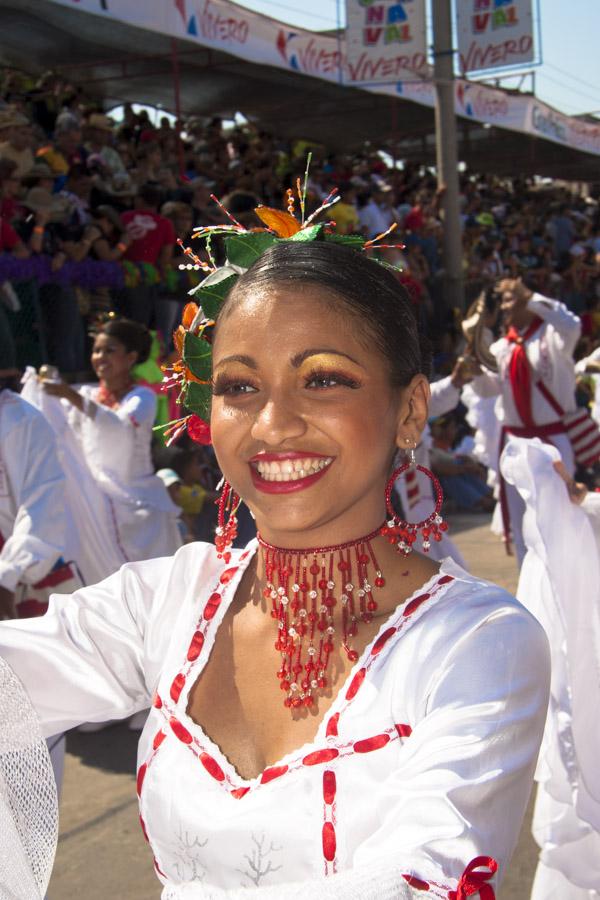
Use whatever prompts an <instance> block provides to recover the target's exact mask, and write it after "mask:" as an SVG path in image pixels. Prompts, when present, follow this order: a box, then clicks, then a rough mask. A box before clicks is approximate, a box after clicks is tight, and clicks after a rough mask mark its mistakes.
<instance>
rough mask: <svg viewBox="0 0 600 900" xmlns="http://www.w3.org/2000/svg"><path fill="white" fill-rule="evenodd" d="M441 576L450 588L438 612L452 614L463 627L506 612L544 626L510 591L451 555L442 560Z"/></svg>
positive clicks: (534, 624) (475, 624)
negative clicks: (473, 570)
mask: <svg viewBox="0 0 600 900" xmlns="http://www.w3.org/2000/svg"><path fill="white" fill-rule="evenodd" d="M439 577H440V578H442V579H443V580H444V581H445V582H446V583H447V584H448V590H447V592H446V594H445V595H444V597H443V598H441V600H440V603H439V604H438V605H437V614H438V615H440V616H447V615H451V616H452V618H453V619H454V620H455V621H456V622H457V623H458V622H460V624H461V626H462V627H469V626H474V627H477V623H479V622H481V621H486V620H487V619H494V618H495V617H497V616H498V615H500V614H505V615H508V616H510V617H514V619H515V620H519V621H523V622H530V623H531V624H532V627H533V628H534V630H535V629H536V628H538V627H539V628H541V626H540V625H539V623H538V621H537V619H535V618H534V616H532V615H531V613H530V612H528V611H527V610H526V609H525V607H524V606H523V605H522V604H521V603H519V601H518V600H517V599H516V597H514V596H513V594H511V593H510V591H508V590H506V588H503V587H501V586H500V585H498V584H495V583H494V582H492V581H488V580H487V579H485V578H479V577H478V576H476V575H472V574H471V573H470V572H467V571H466V570H465V569H463V568H462V566H459V565H458V563H456V562H455V561H454V560H453V559H451V558H450V557H447V558H446V559H444V560H443V561H442V564H441V566H440V570H439Z"/></svg>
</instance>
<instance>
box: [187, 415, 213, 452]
mask: <svg viewBox="0 0 600 900" xmlns="http://www.w3.org/2000/svg"><path fill="white" fill-rule="evenodd" d="M187 431H188V434H189V436H190V437H191V439H192V440H193V441H195V442H196V443H197V444H205V445H206V444H211V443H212V438H211V434H210V425H209V424H208V422H204V421H203V420H202V419H201V418H200V416H190V418H189V419H188V423H187Z"/></svg>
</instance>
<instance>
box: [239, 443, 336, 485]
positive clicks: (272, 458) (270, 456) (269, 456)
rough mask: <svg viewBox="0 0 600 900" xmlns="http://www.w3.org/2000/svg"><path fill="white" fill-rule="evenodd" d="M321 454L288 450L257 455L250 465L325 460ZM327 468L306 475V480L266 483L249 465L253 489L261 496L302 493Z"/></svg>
mask: <svg viewBox="0 0 600 900" xmlns="http://www.w3.org/2000/svg"><path fill="white" fill-rule="evenodd" d="M327 458H328V457H326V456H324V455H323V454H322V453H300V452H298V451H294V450H290V451H289V452H288V453H259V454H258V455H257V456H253V457H252V459H251V460H250V463H257V462H284V461H285V460H286V459H327ZM330 465H331V463H330ZM328 468H329V466H324V467H323V468H322V469H319V471H318V472H315V473H314V474H313V475H307V476H306V478H298V479H296V480H294V481H267V480H266V478H263V477H262V475H261V474H260V472H258V471H257V469H255V468H254V466H253V465H250V474H251V476H252V483H253V484H254V487H255V488H256V489H257V490H259V491H262V492H263V494H292V493H294V492H295V491H303V490H304V489H305V488H308V487H310V486H311V485H313V484H314V483H315V482H316V481H318V480H319V478H321V477H322V476H323V475H324V474H325V472H326V471H327V469H328Z"/></svg>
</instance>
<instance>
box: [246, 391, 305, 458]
mask: <svg viewBox="0 0 600 900" xmlns="http://www.w3.org/2000/svg"><path fill="white" fill-rule="evenodd" d="M305 431H306V424H305V422H304V419H303V418H302V416H301V415H299V413H298V412H297V411H296V410H295V409H294V406H293V403H292V402H291V401H290V398H289V397H286V396H283V395H282V396H280V397H277V398H274V397H271V398H269V399H268V400H267V401H266V402H265V403H264V405H263V406H262V407H261V409H260V410H259V411H258V413H257V415H256V419H255V421H254V424H253V425H252V431H251V433H252V437H253V438H254V440H255V441H262V443H264V444H268V445H269V446H271V447H277V446H279V445H281V444H283V443H284V442H285V441H289V440H292V439H294V438H299V437H302V435H303V434H304V432H305Z"/></svg>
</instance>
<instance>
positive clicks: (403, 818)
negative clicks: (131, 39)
mask: <svg viewBox="0 0 600 900" xmlns="http://www.w3.org/2000/svg"><path fill="white" fill-rule="evenodd" d="M259 212H261V213H263V215H266V213H264V212H263V210H262V209H261V210H259ZM267 212H268V211H267ZM288 218H289V219H291V218H292V217H291V216H289V217H288ZM309 227H310V226H309ZM299 230H300V224H298V227H297V229H296V231H299ZM318 233H320V232H319V230H318V229H317V230H316V231H314V230H311V231H309V232H308V233H307V234H306V238H307V239H306V240H304V241H302V240H297V239H296V240H293V241H292V240H289V241H288V240H282V241H276V240H275V236H274V235H272V234H271V236H272V237H273V240H272V241H271V246H270V247H269V248H268V249H265V234H264V233H260V232H259V233H257V234H256V235H255V234H244V235H243V240H241V241H239V240H238V239H237V235H235V236H234V237H231V238H229V239H228V244H227V252H228V253H231V254H232V256H233V253H234V251H236V253H237V251H243V252H244V253H245V254H246V257H245V258H246V259H247V254H248V252H250V251H252V250H253V248H255V247H258V245H259V243H260V248H259V250H258V252H257V253H256V257H257V262H256V263H255V265H254V266H253V267H252V268H250V269H249V270H248V271H247V272H246V274H244V275H242V276H240V277H239V280H238V279H237V275H236V276H235V278H234V282H235V286H234V287H233V289H232V290H231V291H230V292H228V295H227V299H225V300H224V303H223V305H221V306H220V312H219V318H218V323H217V326H216V330H215V331H214V332H213V335H212V344H208V343H207V342H206V341H204V340H203V338H202V337H201V334H204V331H203V329H205V328H208V327H212V326H209V325H208V324H207V323H205V321H204V317H203V313H202V311H201V309H194V310H192V311H191V313H190V312H189V311H186V313H185V316H184V318H185V321H186V322H187V326H186V330H185V336H184V340H183V342H182V344H183V354H184V355H183V358H184V365H183V366H182V367H180V368H178V370H177V371H180V372H182V371H186V370H187V369H190V371H191V372H192V374H194V370H195V371H196V372H204V371H205V369H206V358H207V356H209V359H210V362H211V365H212V372H213V376H212V391H213V397H212V413H211V430H212V436H213V442H214V447H215V451H216V454H217V458H218V460H219V464H220V466H221V468H222V470H223V472H224V474H225V476H226V478H227V482H226V485H225V487H224V493H223V504H224V506H223V509H224V508H225V506H226V505H227V498H228V497H229V496H230V490H231V489H233V490H234V491H235V492H238V493H239V494H241V495H242V496H243V498H244V500H245V501H246V502H247V504H248V506H249V507H250V509H251V510H252V512H253V514H254V515H255V517H256V522H257V526H258V528H259V532H260V538H259V541H258V542H257V541H253V542H252V543H251V544H250V545H249V546H248V547H247V548H246V549H245V550H244V551H239V550H232V549H230V547H228V546H227V544H228V539H230V538H232V537H233V534H234V532H235V528H234V527H233V515H232V517H231V518H230V519H229V521H225V519H224V517H223V516H222V517H221V524H220V526H219V527H220V530H219V532H218V534H217V542H218V546H217V548H215V547H212V546H209V545H206V544H190V545H187V546H185V547H183V548H182V549H181V550H179V552H178V553H177V554H176V555H175V557H174V558H173V559H159V560H152V561H146V562H137V563H131V564H128V565H125V566H124V567H123V568H122V569H121V571H120V572H119V573H116V574H115V575H113V576H112V577H111V578H109V579H107V580H106V581H104V582H103V583H102V584H100V585H97V586H95V587H90V588H85V589H83V590H82V591H80V592H77V593H76V594H74V595H73V596H70V597H56V598H55V599H54V601H53V604H52V608H51V610H50V612H49V613H48V615H47V616H46V617H44V619H41V620H33V621H31V622H28V623H23V622H21V623H19V622H15V623H6V624H4V625H3V626H0V652H1V653H2V655H3V656H4V657H5V659H6V660H7V661H8V663H9V664H10V665H11V666H13V667H14V668H15V670H16V672H17V674H18V675H19V676H20V678H21V679H22V681H23V683H24V684H25V686H26V688H27V690H28V691H29V693H30V696H31V699H32V701H33V703H34V706H35V707H36V709H37V710H38V712H39V715H40V718H41V721H42V723H43V727H44V728H45V729H46V730H55V729H56V728H57V727H59V726H60V727H70V726H73V725H75V724H76V723H77V722H80V721H82V720H84V719H91V720H94V719H96V720H102V719H105V718H107V717H125V716H127V715H130V714H132V713H134V712H135V711H136V710H139V709H142V708H143V707H144V706H146V705H147V704H148V703H149V702H150V700H151V699H152V700H153V705H152V710H151V713H150V716H149V718H148V721H147V723H146V726H145V728H144V731H143V733H142V737H141V741H140V748H139V769H138V780H137V783H138V791H139V794H140V810H141V817H142V823H143V824H142V827H143V828H144V831H145V834H146V836H147V839H148V842H149V844H150V847H151V851H152V855H153V857H154V860H155V868H156V872H157V875H158V877H159V879H160V881H161V882H162V884H163V886H164V889H163V897H164V898H165V900H166V898H181V900H183V898H189V900H209V898H222V897H227V898H237V897H243V898H246V900H251V898H254V897H256V898H261V900H263V898H264V900H267V898H269V897H272V898H277V900H286V898H292V897H296V898H304V900H308V898H313V897H319V898H328V897H331V898H336V900H342V898H343V900H346V898H359V897H360V898H363V900H364V898H366V900H375V898H377V900H392V898H394V900H398V898H409V897H415V898H416V897H422V898H424V897H432V898H433V897H438V898H449V897H450V898H454V897H456V898H457V900H458V898H461V900H462V898H464V897H466V896H475V895H477V894H479V893H480V894H481V896H482V897H483V898H486V900H491V898H493V897H494V896H495V893H494V887H493V885H494V884H496V883H497V880H498V878H499V877H500V876H501V873H502V872H503V870H504V868H505V866H506V864H507V862H508V860H509V858H510V855H511V852H512V850H513V848H514V845H515V842H516V839H517V836H518V833H519V828H520V824H521V820H522V816H523V812H524V810H525V807H526V804H527V799H528V794H529V791H530V787H531V783H532V774H533V767H534V764H535V760H536V758H537V754H538V750H539V742H540V739H541V733H542V730H543V722H544V716H545V710H546V706H547V692H548V648H547V642H546V638H545V636H544V634H543V630H542V629H541V628H540V626H539V625H538V623H537V622H535V620H534V619H533V617H531V616H530V615H529V613H527V612H526V611H525V610H524V609H523V607H522V606H521V605H520V604H518V603H517V602H516V601H515V600H513V598H511V597H510V596H509V595H508V594H507V593H506V592H505V591H503V590H501V589H500V588H498V587H495V586H494V585H491V584H489V583H487V582H483V581H480V580H478V579H476V578H473V577H472V576H470V575H468V574H467V573H466V572H464V570H462V569H461V568H460V567H458V566H457V565H456V564H455V563H453V562H452V561H450V560H447V561H445V562H444V563H443V564H442V565H441V566H439V565H438V564H437V563H435V562H433V561H432V560H430V559H428V558H427V557H426V556H423V555H421V554H419V553H416V552H412V553H407V554H406V555H405V554H404V553H398V551H397V546H398V547H399V546H401V543H399V541H401V537H400V536H399V535H400V532H401V531H402V528H403V526H402V525H401V524H399V525H398V526H397V528H398V533H396V532H395V531H394V532H393V533H390V530H389V529H390V526H389V525H388V524H386V523H385V519H386V497H385V495H386V483H387V482H388V480H389V478H390V469H391V464H392V460H393V457H394V455H395V452H396V450H397V448H398V447H404V448H405V447H406V446H416V444H417V443H418V441H419V438H420V434H421V432H422V430H423V428H424V425H425V423H426V421H427V408H428V399H429V386H428V381H427V370H428V364H427V359H426V358H425V357H424V356H423V355H422V354H421V350H420V347H419V340H418V334H417V326H416V322H415V319H414V316H413V313H412V310H411V307H410V303H409V300H408V297H407V296H406V294H405V292H404V291H403V289H402V288H401V286H399V285H398V282H397V281H396V279H395V278H394V277H393V276H392V275H391V274H390V273H389V272H387V271H386V270H385V269H384V268H383V267H381V266H379V265H378V264H377V263H375V262H373V261H372V260H369V259H368V258H367V257H365V256H364V255H362V254H360V253H356V252H355V251H354V250H352V249H350V248H348V247H344V246H341V245H340V244H339V243H334V242H333V241H331V242H330V241H328V240H311V239H310V238H311V237H314V236H316V235H317V234H318ZM288 234H289V231H288ZM236 241H237V243H236ZM237 258H239V256H238V257H237ZM217 274H218V275H220V274H221V273H217ZM219 284H221V281H219V280H218V278H215V279H211V280H210V281H209V284H208V285H207V286H206V288H205V289H204V290H200V292H199V293H198V295H197V296H198V300H199V302H200V303H202V304H206V306H207V309H208V308H210V307H209V301H210V298H211V297H213V296H214V291H215V289H216V288H218V285H219ZM229 287H231V282H230V283H229ZM196 377H197V378H199V377H200V376H199V375H196ZM192 383H193V384H196V385H198V384H200V386H202V382H198V381H196V382H191V381H189V382H188V387H189V384H192ZM197 396H200V398H201V400H202V402H203V392H202V390H198V389H196V388H195V389H194V391H192V392H191V393H190V394H189V396H188V403H191V404H192V409H196V408H197V407H196V405H195V398H196V397H197ZM198 406H200V403H199V404H198ZM190 424H192V425H193V427H194V429H195V430H196V429H197V421H194V420H193V419H192V420H191V422H190ZM317 482H318V483H317ZM388 490H391V487H390V486H389V484H388ZM233 503H234V506H235V499H234V501H233ZM438 527H439V522H438V520H437V519H433V518H432V522H431V526H430V530H429V531H428V535H429V536H431V532H432V531H433V532H434V533H437V531H436V529H437V528H438ZM394 528H396V526H394ZM360 535H364V537H359V536H360ZM424 537H425V535H424ZM267 542H269V543H267ZM424 544H425V541H424ZM302 547H310V548H312V549H311V550H302V549H295V548H302ZM415 550H416V547H415ZM292 579H293V581H294V583H293V584H292V583H291V582H292ZM286 592H287V593H286ZM23 647H26V648H27V651H28V652H27V653H26V654H24V653H23V652H22V648H23ZM59 648H60V649H59ZM40 669H43V670H46V671H47V672H48V678H46V679H40V678H39V677H38V675H37V673H38V672H39V671H40ZM50 675H51V676H52V678H51V677H50ZM55 678H58V679H59V680H60V688H59V689H56V688H54V689H53V690H49V688H48V683H49V682H50V681H51V680H53V679H55ZM292 679H297V681H296V680H294V681H292ZM496 860H497V862H496ZM496 869H498V870H499V874H495V873H496Z"/></svg>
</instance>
